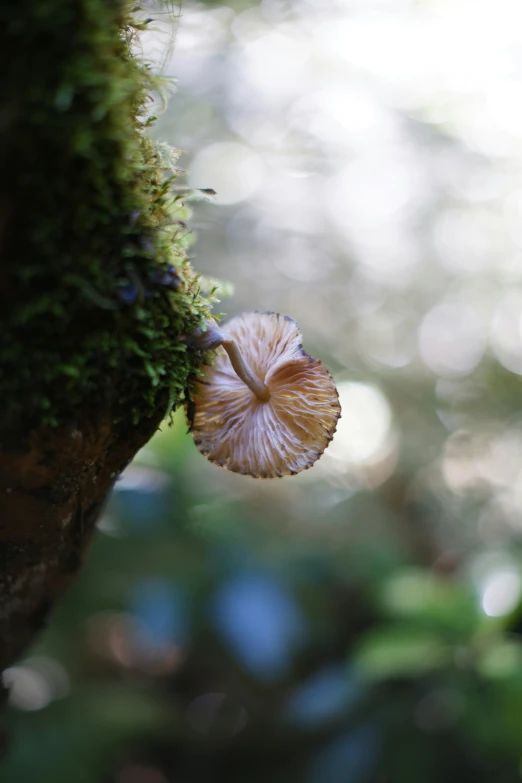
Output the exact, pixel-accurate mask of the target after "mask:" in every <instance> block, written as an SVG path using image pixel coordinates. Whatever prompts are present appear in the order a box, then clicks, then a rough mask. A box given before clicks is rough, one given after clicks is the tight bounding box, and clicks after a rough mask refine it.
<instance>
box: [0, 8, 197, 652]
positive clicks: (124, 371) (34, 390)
mask: <svg viewBox="0 0 522 783" xmlns="http://www.w3.org/2000/svg"><path fill="white" fill-rule="evenodd" d="M138 27H139V25H137V24H136V23H135V21H134V20H133V17H132V9H131V8H130V7H129V5H128V3H127V2H123V1H122V0H74V2H71V0H20V2H18V3H16V4H11V3H6V4H3V6H2V9H1V10H0V36H1V39H2V41H1V43H2V46H1V49H2V52H3V57H4V60H5V62H6V63H8V64H9V67H8V68H5V69H4V71H3V96H2V101H1V105H2V109H1V112H0V163H1V170H2V172H3V177H2V183H1V184H0V665H2V664H5V663H6V662H7V661H8V660H10V659H11V658H12V656H13V655H14V654H16V653H17V652H18V650H19V649H21V647H22V646H23V645H24V644H25V643H26V642H27V641H28V640H29V639H30V637H31V635H32V634H33V632H34V630H35V629H36V627H37V626H38V625H39V624H41V621H42V618H43V616H44V615H45V614H46V612H47V611H48V609H49V608H50V606H51V605H52V602H53V601H54V599H55V598H56V596H57V595H59V594H60V592H61V591H62V590H63V589H64V587H65V586H66V584H67V583H68V582H69V581H70V579H71V577H72V575H73V574H74V573H75V572H76V570H77V568H78V565H79V563H80V561H81V557H82V555H83V551H84V549H85V545H86V543H87V541H88V539H89V535H90V532H91V530H92V527H93V525H94V522H95V519H96V516H97V514H98V512H99V509H100V507H101V504H102V503H103V501H104V499H105V496H106V494H107V492H108V491H109V489H110V487H111V485H112V483H113V482H114V480H115V478H116V476H117V475H118V473H119V472H120V471H121V470H122V469H123V467H124V466H125V465H126V464H127V463H128V461H129V460H130V459H131V458H132V456H133V455H134V453H135V452H136V450H137V449H138V448H139V447H140V446H141V445H143V443H144V442H146V440H147V439H148V438H149V437H150V435H151V434H152V433H153V432H154V430H155V429H156V427H157V425H158V423H159V422H160V421H161V419H162V418H163V417H164V415H165V414H166V412H167V411H168V410H169V409H171V408H172V407H175V406H176V405H178V404H179V403H180V402H181V401H182V400H183V398H184V394H185V391H186V389H187V387H188V386H189V385H190V381H191V377H192V376H193V375H194V373H195V372H196V371H197V364H198V359H199V358H200V357H197V356H195V355H194V354H190V353H188V352H187V349H186V345H185V342H184V341H183V339H180V338H182V336H183V335H184V334H186V333H188V332H190V331H192V330H193V329H194V328H196V327H197V326H198V325H200V324H201V322H202V319H203V318H204V317H206V316H207V315H208V308H207V303H206V302H205V301H204V300H202V299H201V297H200V296H199V289H198V287H197V281H195V279H194V276H193V274H192V272H191V269H190V265H189V264H188V261H187V260H186V257H185V247H186V235H185V229H184V223H183V218H184V216H185V214H184V206H183V203H182V202H181V200H180V197H179V195H178V196H176V195H175V194H174V193H173V191H172V188H171V185H172V176H173V173H172V171H169V165H170V162H169V160H168V158H169V156H168V155H165V150H164V149H163V148H161V146H160V147H158V146H157V145H155V144H154V143H153V142H152V141H151V140H150V139H149V138H148V137H147V133H146V124H147V106H148V105H149V99H150V96H151V94H152V92H153V90H154V89H155V87H156V86H157V85H156V84H155V80H154V77H153V76H152V74H151V71H150V70H149V68H148V67H147V65H146V64H145V63H143V62H141V61H140V60H139V58H136V57H135V56H134V55H133V44H134V40H135V37H136V35H137V28H138Z"/></svg>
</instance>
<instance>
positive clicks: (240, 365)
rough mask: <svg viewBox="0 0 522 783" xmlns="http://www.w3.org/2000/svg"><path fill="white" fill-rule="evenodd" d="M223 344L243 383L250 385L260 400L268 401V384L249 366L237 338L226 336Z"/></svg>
mask: <svg viewBox="0 0 522 783" xmlns="http://www.w3.org/2000/svg"><path fill="white" fill-rule="evenodd" d="M221 344H222V346H223V348H224V349H225V351H226V352H227V354H228V358H229V359H230V363H231V365H232V367H233V368H234V372H235V373H236V375H237V376H238V377H239V378H241V380H242V381H243V383H245V384H246V385H247V386H248V388H249V389H250V390H251V391H252V392H253V393H254V394H255V395H256V397H257V399H258V400H259V401H260V402H268V400H269V399H270V390H269V388H268V386H267V385H266V384H265V383H263V381H261V380H259V378H258V377H257V375H256V374H255V373H254V372H253V371H252V369H251V368H250V367H249V365H248V364H247V361H246V359H245V357H244V356H243V354H242V353H241V351H240V350H239V347H238V345H237V343H236V342H235V340H232V339H230V337H226V336H224V339H223V342H222V343H221Z"/></svg>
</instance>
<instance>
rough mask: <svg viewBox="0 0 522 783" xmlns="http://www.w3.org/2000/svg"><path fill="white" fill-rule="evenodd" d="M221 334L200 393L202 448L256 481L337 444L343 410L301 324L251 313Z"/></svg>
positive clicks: (295, 468) (299, 466)
mask: <svg viewBox="0 0 522 783" xmlns="http://www.w3.org/2000/svg"><path fill="white" fill-rule="evenodd" d="M211 328H212V329H214V327H213V326H212V327H211ZM215 332H216V334H218V335H219V337H218V339H216V340H215V342H219V343H220V344H221V347H219V348H218V349H217V351H216V357H215V360H214V362H213V364H212V365H211V366H208V367H205V370H204V373H203V377H202V378H201V379H200V381H199V382H198V383H197V384H196V389H195V393H194V420H193V426H192V434H193V437H194V440H195V442H196V445H197V446H198V448H199V450H200V451H201V452H202V453H203V454H204V455H205V456H206V457H207V458H208V459H209V460H211V461H212V462H215V463H217V464H218V465H221V466H222V467H224V468H227V469H228V470H231V471H234V472H235V473H245V474H249V475H251V476H255V477H257V478H274V477H276V476H285V475H290V474H294V473H299V472H300V471H301V470H305V469H306V468H309V467H310V466H311V465H313V463H314V462H315V461H316V460H317V459H319V457H320V456H321V454H322V453H323V451H324V450H325V448H326V447H327V445H328V443H329V442H330V441H331V439H332V437H333V434H334V432H335V428H336V425H337V420H338V419H339V416H340V414H341V408H340V405H339V397H338V394H337V390H336V388H335V384H334V382H333V379H332V376H331V375H330V373H329V372H328V370H327V369H326V367H325V366H324V364H323V363H322V362H321V361H319V360H318V359H313V358H312V357H310V356H308V354H307V353H305V352H304V351H303V347H302V345H301V334H300V332H299V328H298V326H297V324H296V322H295V321H293V320H292V319H291V318H288V316H281V315H279V314H277V313H245V314H243V315H240V316H238V317H237V318H234V319H232V320H231V321H230V322H229V323H228V324H227V325H226V326H225V327H222V328H220V329H219V330H218V329H216V330H215ZM206 339H207V341H209V339H210V338H209V337H208V336H207V338H206ZM240 376H241V377H240Z"/></svg>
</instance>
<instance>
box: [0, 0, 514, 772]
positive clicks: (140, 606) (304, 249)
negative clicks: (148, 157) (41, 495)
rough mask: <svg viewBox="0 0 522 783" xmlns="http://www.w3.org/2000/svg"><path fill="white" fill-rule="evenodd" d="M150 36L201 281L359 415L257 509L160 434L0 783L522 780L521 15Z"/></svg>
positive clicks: (181, 24)
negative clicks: (282, 322)
mask: <svg viewBox="0 0 522 783" xmlns="http://www.w3.org/2000/svg"><path fill="white" fill-rule="evenodd" d="M176 17H177V18H176ZM156 18H157V22H156V23H155V25H154V28H155V30H154V31H150V32H149V33H147V34H146V35H145V36H144V38H143V42H142V45H143V51H144V54H145V56H146V57H148V58H150V59H151V60H153V61H154V62H155V63H157V64H158V63H159V64H160V65H161V67H163V70H164V72H165V73H167V74H168V75H171V76H175V77H176V80H177V83H178V91H177V93H176V94H175V95H174V96H173V98H172V99H171V101H170V104H169V106H168V109H167V111H166V112H165V113H163V114H162V115H161V117H160V118H159V120H158V122H157V124H156V126H155V128H154V130H153V133H154V135H155V136H156V137H157V138H158V139H162V140H166V141H168V142H170V143H171V144H173V145H174V146H175V147H178V148H181V149H183V150H184V151H185V152H184V154H183V156H182V157H181V159H180V163H179V165H180V167H181V168H184V169H187V170H188V171H189V174H188V176H187V184H188V185H189V186H190V187H194V188H213V189H215V190H216V191H217V196H216V198H215V199H214V200H213V201H212V202H208V203H207V202H198V203H195V204H194V205H193V217H192V220H191V224H190V225H191V229H192V230H193V232H194V239H195V242H194V245H193V256H194V259H195V266H196V267H197V268H198V269H199V270H200V271H201V272H202V273H203V274H205V275H208V276H210V277H215V278H218V279H220V280H225V281H229V282H230V283H232V284H233V286H234V288H235V293H234V296H233V297H231V298H225V297H222V304H221V305H220V309H221V310H222V311H226V312H227V314H228V315H230V316H232V315H235V314H236V313H238V312H241V311H243V310H254V309H261V310H265V309H269V310H276V311H278V312H282V313H286V314H288V315H290V316H292V317H293V318H295V319H296V320H297V321H298V322H299V324H300V326H301V329H302V332H303V335H304V340H305V348H306V349H307V350H308V351H309V352H310V353H311V354H312V355H314V356H319V357H321V358H322V359H323V360H324V361H325V362H326V363H327V365H328V366H329V367H330V369H331V370H332V371H333V373H334V375H335V377H336V379H337V381H338V384H339V390H340V396H341V403H342V405H343V418H342V420H341V422H340V426H339V429H338V434H337V436H336V438H335V440H334V442H333V444H332V445H331V446H330V448H329V449H328V450H327V452H326V454H325V455H324V456H323V458H322V459H321V460H320V462H319V463H317V465H316V466H315V467H314V468H313V470H311V471H307V472H305V473H304V474H301V475H299V476H297V477H295V478H290V479H287V480H282V481H277V480H275V481H272V482H263V481H255V480H251V479H249V478H246V477H243V476H237V475H233V474H229V473H227V472H226V471H224V470H220V469H218V468H217V467H215V466H212V465H210V464H208V463H207V462H206V460H205V459H204V458H203V457H202V456H201V455H200V454H199V453H198V451H197V449H196V448H195V446H194V444H193V443H192V439H191V437H190V435H187V432H186V424H185V421H184V416H183V414H182V412H181V411H180V412H178V414H177V415H176V417H175V420H174V423H173V426H171V427H169V426H168V425H167V424H165V425H164V426H163V427H162V431H161V432H159V433H158V434H157V436H156V437H155V438H154V439H153V440H152V441H151V442H150V443H149V444H148V445H147V447H146V448H145V449H143V450H142V451H141V452H140V454H139V455H138V457H137V459H136V460H135V462H134V463H133V464H132V465H131V466H130V467H129V468H128V470H127V471H126V472H125V474H124V475H123V476H122V478H121V480H119V481H118V483H117V485H116V488H115V491H114V493H113V496H112V499H111V501H110V503H109V505H108V507H107V508H106V511H105V513H104V514H103V516H102V518H101V520H100V524H99V528H100V529H99V532H98V535H97V537H96V541H95V543H94V545H93V547H92V549H91V551H90V554H89V558H88V562H87V565H86V567H85V569H84V571H83V573H82V575H81V577H80V578H79V580H78V581H77V583H76V584H75V586H74V587H73V589H72V590H71V591H70V593H69V594H68V596H67V597H66V599H65V600H64V601H63V603H62V604H61V606H60V607H59V609H58V610H57V611H56V613H55V614H54V615H53V617H52V621H51V624H50V627H49V628H48V630H47V631H46V633H45V634H44V635H43V636H42V638H41V639H40V641H39V642H38V644H37V645H36V646H34V647H33V648H32V649H31V650H30V651H29V653H28V655H27V657H26V658H24V659H22V660H20V661H19V663H17V665H15V666H13V667H12V668H11V669H10V670H8V672H7V675H6V679H7V680H8V682H9V684H10V685H11V695H10V699H9V707H8V711H7V717H6V719H5V723H6V725H9V733H10V739H9V744H8V746H7V750H6V752H5V755H4V762H3V767H2V768H1V769H0V779H1V780H3V781H4V780H5V781H6V783H36V782H38V783H261V782H262V783H267V782H268V781H270V782H271V783H272V782H273V783H279V781H284V782H285V783H293V782H294V781H295V782H296V783H369V782H370V781H371V782H372V783H373V782H374V781H375V783H418V781H419V780H422V781H423V782H424V783H440V781H442V780H448V781H459V783H460V782H461V781H467V780H470V781H475V782H477V783H480V782H481V781H484V782H485V783H486V782H487V783H492V781H495V782H498V783H511V781H519V780H520V777H521V774H522V773H521V770H522V546H521V544H522V537H521V534H522V515H521V508H522V416H521V412H520V409H521V401H522V382H521V377H520V376H521V374H522V110H521V106H522V9H521V7H520V3H519V2H518V0H496V1H495V2H493V0H474V2H471V1H470V0H328V2H325V0H260V1H259V2H250V3H249V2H239V0H238V2H228V3H227V4H226V5H225V4H223V3H221V2H212V3H206V4H204V3H201V2H200V3H195V2H189V0H185V2H184V3H183V7H182V9H177V8H176V7H173V8H172V9H171V10H170V11H169V13H165V14H164V15H161V14H159V15H157V17H156ZM174 30H175V33H174ZM174 35H175V40H173V37H174ZM180 181H181V180H180ZM224 293H226V290H225V291H224Z"/></svg>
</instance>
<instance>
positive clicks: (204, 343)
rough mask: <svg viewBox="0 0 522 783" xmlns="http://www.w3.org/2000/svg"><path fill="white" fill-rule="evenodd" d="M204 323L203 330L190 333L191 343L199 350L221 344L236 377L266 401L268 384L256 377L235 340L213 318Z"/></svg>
mask: <svg viewBox="0 0 522 783" xmlns="http://www.w3.org/2000/svg"><path fill="white" fill-rule="evenodd" d="M205 325H206V330H205V331H203V330H202V329H196V331H195V332H193V333H192V334H191V335H190V342H191V343H192V345H194V346H195V347H196V348H199V350H200V351H210V350H212V349H214V348H217V347H218V346H220V345H222V346H223V348H224V349H225V351H226V352H227V354H228V358H229V359H230V363H231V364H232V367H233V369H234V372H235V373H236V375H237V376H238V378H241V380H242V381H243V383H244V384H246V386H248V388H249V389H250V390H251V391H252V392H253V393H254V394H255V396H256V397H257V399H258V400H259V401H260V402H267V401H268V400H269V399H270V390H269V388H268V386H267V385H266V384H264V383H263V381H261V380H260V379H259V378H258V377H257V375H256V374H255V372H254V371H253V370H252V368H251V367H250V366H249V364H248V362H247V361H246V359H245V357H244V356H243V354H242V353H241V351H240V349H239V346H238V344H237V343H236V341H235V340H233V339H232V338H231V337H229V336H228V335H227V334H225V332H222V331H221V329H220V328H219V327H218V325H217V323H216V322H215V321H214V319H213V318H211V319H209V320H208V321H207V322H206V324H205Z"/></svg>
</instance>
